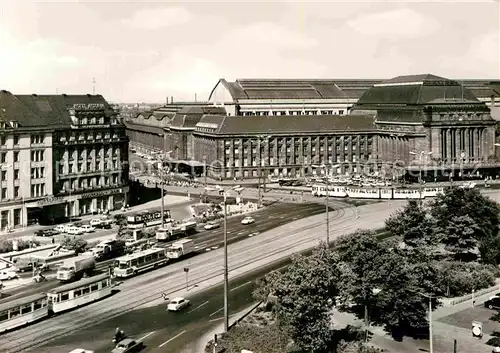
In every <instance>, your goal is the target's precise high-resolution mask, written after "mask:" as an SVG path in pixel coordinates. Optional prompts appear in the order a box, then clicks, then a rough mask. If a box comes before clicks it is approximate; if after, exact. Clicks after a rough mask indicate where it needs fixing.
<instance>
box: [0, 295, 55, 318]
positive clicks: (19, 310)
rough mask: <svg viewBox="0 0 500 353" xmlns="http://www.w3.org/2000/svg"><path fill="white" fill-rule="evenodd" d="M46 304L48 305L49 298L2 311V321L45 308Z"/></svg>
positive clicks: (0, 314)
mask: <svg viewBox="0 0 500 353" xmlns="http://www.w3.org/2000/svg"><path fill="white" fill-rule="evenodd" d="M46 306H47V299H45V298H43V299H39V300H37V301H34V302H32V303H28V304H25V305H20V306H18V307H15V308H11V309H10V310H7V311H3V312H0V322H2V321H7V320H10V319H14V318H15V317H17V316H21V315H26V314H29V313H31V312H33V311H37V310H40V309H42V308H45V307H46Z"/></svg>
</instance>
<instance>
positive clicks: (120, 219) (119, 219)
mask: <svg viewBox="0 0 500 353" xmlns="http://www.w3.org/2000/svg"><path fill="white" fill-rule="evenodd" d="M115 223H116V224H117V225H118V238H124V237H127V236H129V235H130V230H129V229H128V226H127V216H125V215H124V214H120V213H119V214H117V215H115Z"/></svg>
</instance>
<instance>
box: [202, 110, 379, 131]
mask: <svg viewBox="0 0 500 353" xmlns="http://www.w3.org/2000/svg"><path fill="white" fill-rule="evenodd" d="M349 131H352V132H353V133H363V132H371V131H376V126H375V122H374V117H373V116H369V115H278V116H264V115H257V116H221V115H205V116H203V118H202V119H201V120H200V122H199V123H198V124H196V129H195V133H200V134H209V135H260V134H271V135H276V134H278V135H279V134H281V135H287V134H288V135H295V134H301V133H304V134H306V133H323V132H349Z"/></svg>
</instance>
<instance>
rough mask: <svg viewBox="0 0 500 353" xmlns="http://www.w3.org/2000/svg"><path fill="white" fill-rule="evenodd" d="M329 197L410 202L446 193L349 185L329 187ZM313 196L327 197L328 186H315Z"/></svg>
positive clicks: (424, 188) (312, 191)
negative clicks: (409, 200) (410, 200)
mask: <svg viewBox="0 0 500 353" xmlns="http://www.w3.org/2000/svg"><path fill="white" fill-rule="evenodd" d="M328 191H329V192H328V196H330V197H337V198H344V197H349V198H354V199H386V200H408V199H424V198H426V197H436V196H437V195H439V194H442V193H443V192H444V188H443V187H423V188H403V187H394V186H393V187H376V186H375V187H373V186H372V187H363V186H347V185H329V187H328ZM311 194H312V195H313V196H317V197H321V196H326V185H325V184H315V185H313V186H312V187H311Z"/></svg>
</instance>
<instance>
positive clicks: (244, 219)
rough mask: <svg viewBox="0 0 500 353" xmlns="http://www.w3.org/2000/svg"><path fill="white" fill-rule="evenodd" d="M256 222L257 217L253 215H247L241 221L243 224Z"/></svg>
mask: <svg viewBox="0 0 500 353" xmlns="http://www.w3.org/2000/svg"><path fill="white" fill-rule="evenodd" d="M254 222H255V219H253V218H252V217H245V218H243V220H242V221H241V224H252V223H254Z"/></svg>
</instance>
